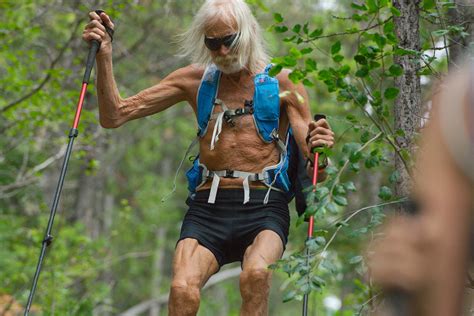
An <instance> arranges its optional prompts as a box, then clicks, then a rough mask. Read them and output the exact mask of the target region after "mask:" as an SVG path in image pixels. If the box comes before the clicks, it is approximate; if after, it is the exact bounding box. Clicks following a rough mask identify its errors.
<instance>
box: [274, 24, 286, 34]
mask: <svg viewBox="0 0 474 316" xmlns="http://www.w3.org/2000/svg"><path fill="white" fill-rule="evenodd" d="M286 31H288V27H286V26H284V25H283V26H275V32H277V33H285V32H286Z"/></svg>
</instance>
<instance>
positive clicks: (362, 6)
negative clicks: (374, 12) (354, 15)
mask: <svg viewBox="0 0 474 316" xmlns="http://www.w3.org/2000/svg"><path fill="white" fill-rule="evenodd" d="M351 7H352V8H353V9H356V10H359V11H367V7H366V6H365V5H363V4H357V3H355V2H353V3H351Z"/></svg>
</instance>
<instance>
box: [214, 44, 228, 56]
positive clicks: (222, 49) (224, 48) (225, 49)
mask: <svg viewBox="0 0 474 316" xmlns="http://www.w3.org/2000/svg"><path fill="white" fill-rule="evenodd" d="M217 52H218V53H219V55H221V56H226V55H228V54H229V53H230V48H229V47H227V46H225V45H221V47H220V48H219V50H218V51H217Z"/></svg>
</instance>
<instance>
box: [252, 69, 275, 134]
mask: <svg viewBox="0 0 474 316" xmlns="http://www.w3.org/2000/svg"><path fill="white" fill-rule="evenodd" d="M278 93H279V88H278V81H277V80H276V79H275V78H272V77H269V76H266V75H257V76H256V78H255V94H254V103H255V112H254V115H255V116H256V118H257V121H263V122H262V123H263V124H261V125H267V124H268V125H269V126H268V129H269V131H267V132H268V133H271V132H272V130H273V128H274V126H275V125H276V126H278V119H279V118H280V97H279V95H278ZM270 122H274V123H273V124H271V123H270ZM259 127H260V126H259ZM266 129H267V128H265V130H266Z"/></svg>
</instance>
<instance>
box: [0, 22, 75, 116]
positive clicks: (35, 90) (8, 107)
mask: <svg viewBox="0 0 474 316" xmlns="http://www.w3.org/2000/svg"><path fill="white" fill-rule="evenodd" d="M82 22H83V19H79V20H78V21H77V22H76V24H75V26H74V29H73V31H72V32H71V36H70V37H69V39H68V41H67V42H66V44H64V46H63V47H62V48H61V50H60V51H59V54H58V55H57V57H56V58H55V59H54V60H53V61H52V62H51V64H50V65H49V67H48V70H47V74H46V76H45V77H44V78H43V80H42V81H41V83H40V84H39V85H38V86H37V87H36V88H34V89H33V90H31V91H30V92H28V93H27V94H25V95H23V96H21V97H20V98H18V99H17V100H15V101H13V102H11V103H9V104H7V105H6V106H4V107H3V108H1V109H0V113H3V112H6V111H8V110H10V109H12V108H13V107H15V106H17V105H18V104H20V103H22V102H23V101H25V100H27V99H29V98H30V97H32V96H33V95H35V94H36V93H38V92H39V91H41V89H43V87H44V86H45V85H46V83H48V81H49V80H50V79H51V70H53V69H54V68H55V67H56V64H57V63H58V62H59V61H60V60H61V58H62V57H63V55H64V53H65V51H66V49H67V48H68V47H69V45H70V44H71V43H72V41H73V40H74V38H75V35H76V31H77V29H78V28H79V26H80V25H81V23H82Z"/></svg>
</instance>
